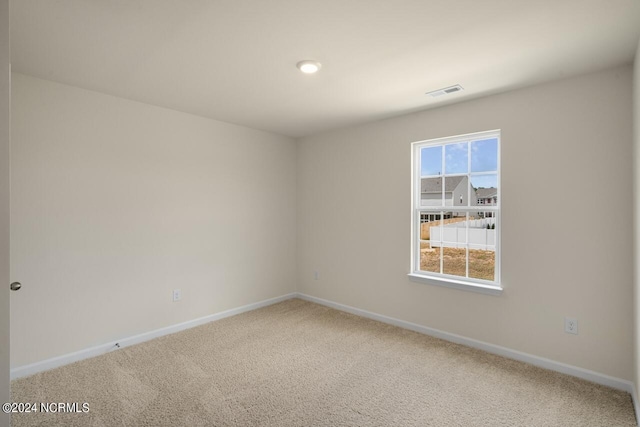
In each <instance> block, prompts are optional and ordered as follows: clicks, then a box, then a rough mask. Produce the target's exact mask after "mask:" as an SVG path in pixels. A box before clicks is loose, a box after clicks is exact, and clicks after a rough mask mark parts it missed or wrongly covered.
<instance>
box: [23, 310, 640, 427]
mask: <svg viewBox="0 0 640 427" xmlns="http://www.w3.org/2000/svg"><path fill="white" fill-rule="evenodd" d="M11 386H12V398H13V401H14V402H77V403H79V406H78V408H81V405H82V403H84V402H87V403H89V412H87V413H82V412H80V413H56V414H51V413H47V414H44V413H28V414H15V415H13V417H12V422H13V425H14V426H15V427H20V426H83V427H84V426H564V427H566V426H631V425H636V424H635V420H634V412H633V407H632V402H631V398H630V396H629V395H628V394H627V393H624V392H620V391H616V390H613V389H610V388H607V387H603V386H599V385H596V384H592V383H589V382H586V381H583V380H580V379H577V378H573V377H570V376H567V375H562V374H558V373H555V372H551V371H547V370H543V369H539V368H536V367H534V366H531V365H527V364H525V363H521V362H516V361H513V360H509V359H505V358H502V357H499V356H494V355H491V354H488V353H485V352H482V351H478V350H474V349H471V348H468V347H464V346H461V345H457V344H452V343H449V342H446V341H442V340H439V339H435V338H431V337H428V336H425V335H421V334H418V333H415V332H411V331H407V330H404V329H400V328H397V327H394V326H389V325H386V324H383V323H379V322H375V321H372V320H368V319H364V318H360V317H357V316H353V315H350V314H347V313H343V312H340V311H336V310H333V309H330V308H327V307H324V306H320V305H317V304H312V303H309V302H306V301H302V300H299V299H293V300H288V301H285V302H282V303H279V304H276V305H272V306H269V307H266V308H262V309H259V310H255V311H252V312H249V313H244V314H241V315H238V316H234V317H230V318H227V319H223V320H220V321H217V322H213V323H209V324H206V325H203V326H200V327H197V328H193V329H189V330H187V331H183V332H179V333H176V334H173V335H169V336H165V337H162V338H158V339H154V340H152V341H149V342H146V343H143V344H139V345H136V346H132V347H127V348H123V349H120V350H116V351H113V352H111V353H108V354H106V355H103V356H100V357H96V358H93V359H89V360H84V361H81V362H77V363H74V364H72V365H68V366H65V367H62V368H58V369H54V370H51V371H48V372H44V373H40V374H36V375H33V376H31V377H28V378H23V379H19V380H16V381H13V382H12V385H11ZM71 409H73V408H71Z"/></svg>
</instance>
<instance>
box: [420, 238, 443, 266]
mask: <svg viewBox="0 0 640 427" xmlns="http://www.w3.org/2000/svg"><path fill="white" fill-rule="evenodd" d="M420 270H422V271H429V272H431V273H440V248H432V247H431V245H429V242H420Z"/></svg>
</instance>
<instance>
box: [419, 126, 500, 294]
mask: <svg viewBox="0 0 640 427" xmlns="http://www.w3.org/2000/svg"><path fill="white" fill-rule="evenodd" d="M412 148H413V151H412V156H413V159H412V160H413V161H412V168H413V173H412V180H413V181H412V182H413V185H412V241H411V247H412V248H411V258H412V259H411V273H410V277H411V278H412V279H413V280H417V281H421V282H428V283H435V284H439V285H445V286H450V287H455V288H462V289H470V290H477V291H480V292H486V293H500V291H501V290H502V288H501V286H500V231H501V230H500V202H501V196H500V131H499V130H496V131H489V132H480V133H474V134H469V135H461V136H454V137H449V138H440V139H433V140H428V141H419V142H414V143H413V144H412Z"/></svg>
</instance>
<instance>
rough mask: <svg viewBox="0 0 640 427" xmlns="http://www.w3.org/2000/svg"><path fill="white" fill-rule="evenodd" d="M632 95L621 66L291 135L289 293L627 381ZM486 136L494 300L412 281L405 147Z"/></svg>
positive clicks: (630, 312) (629, 376)
mask: <svg viewBox="0 0 640 427" xmlns="http://www.w3.org/2000/svg"><path fill="white" fill-rule="evenodd" d="M631 87H632V68H631V67H630V66H626V67H621V68H616V69H612V70H607V71H604V72H599V73H595V74H590V75H584V76H579V77H575V78H571V79H567V80H562V81H557V82H554V83H549V84H544V85H540V86H535V87H530V88H526V89H522V90H518V91H513V92H509V93H504V94H500V95H495V96H490V97H486V98H482V99H477V100H473V101H469V102H465V103H460V104H455V105H452V106H448V107H443V108H440V109H433V110H427V111H423V112H420V113H416V114H411V115H406V116H402V117H398V118H393V119H389V120H385V121H380V122H376V123H371V124H367V125H363V126H359V127H354V128H348V129H344V130H340V131H335V132H330V133H326V134H322V135H317V136H313V137H308V138H304V139H302V140H300V141H299V145H298V290H299V291H300V292H303V293H306V294H310V295H312V296H316V297H319V298H325V299H328V300H332V301H335V302H338V303H342V304H346V305H350V306H354V307H357V308H360V309H364V310H369V311H372V312H375V313H379V314H383V315H387V316H391V317H395V318H398V319H402V320H405V321H409V322H414V323H417V324H420V325H424V326H428V327H432V328H436V329H440V330H443V331H446V332H450V333H454V334H459V335H462V336H466V337H470V338H473V339H476V340H481V341H485V342H488V343H492V344H496V345H500V346H505V347H508V348H511V349H515V350H519V351H523V352H526V353H530V354H533V355H537V356H541V357H546V358H549V359H552V360H555V361H559V362H564V363H568V364H570V365H574V366H578V367H582V368H585V369H589V370H593V371H596V372H600V373H604V374H607V375H611V376H614V377H618V378H622V379H625V380H631V379H632V377H633V373H632V370H633V361H632V358H633V336H632V335H633V327H632V317H633V304H632V281H633V278H632V271H633V261H632V233H630V230H631V227H632V224H633V221H632V196H631V195H632V160H631V153H632V114H631V105H632V90H631ZM491 129H502V143H501V145H502V167H503V169H502V185H503V188H502V198H503V200H502V207H503V211H502V212H503V219H502V236H503V240H502V265H503V271H502V279H503V285H504V289H505V290H504V292H503V294H502V295H501V296H490V295H483V294H478V293H473V292H468V291H461V290H454V289H449V288H443V287H436V286H430V285H426V284H419V283H414V282H411V281H409V280H408V278H407V273H409V264H410V249H409V245H410V218H411V212H410V179H411V178H410V175H411V170H410V144H411V142H413V141H418V140H424V139H429V138H436V137H445V136H451V135H458V134H464V133H470V132H477V131H485V130H491ZM601 195H606V196H605V197H604V198H602V197H601ZM372 200H375V201H376V202H375V203H372V202H371V201H372ZM523 225H524V226H523ZM603 225H607V226H610V227H608V230H609V231H608V233H607V234H606V235H604V236H602V235H600V234H599V233H598V230H600V229H601V226H603ZM548 235H552V236H554V237H555V238H556V240H555V241H553V242H551V243H549V242H548V240H547V237H546V236H548ZM315 270H317V271H319V273H320V276H319V280H314V276H313V271H315ZM564 316H572V317H576V318H577V319H578V321H579V332H580V334H579V335H577V336H575V335H569V334H566V333H564V331H563V327H564V324H563V322H564V320H563V319H564Z"/></svg>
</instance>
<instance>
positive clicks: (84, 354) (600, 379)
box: [11, 293, 640, 424]
mask: <svg viewBox="0 0 640 427" xmlns="http://www.w3.org/2000/svg"><path fill="white" fill-rule="evenodd" d="M291 298H300V299H303V300H306V301H310V302H314V303H317V304H321V305H325V306H327V307H331V308H335V309H336V310H341V311H345V312H347V313H351V314H355V315H357V316H362V317H366V318H369V319H373V320H377V321H379V322H383V323H387V324H390V325H394V326H398V327H401V328H404V329H409V330H411V331H415V332H419V333H422V334H425V335H429V336H433V337H436V338H441V339H443V340H446V341H450V342H454V343H457V344H462V345H466V346H469V347H473V348H477V349H480V350H484V351H486V352H488V353H493V354H497V355H499V356H504V357H507V358H509V359H514V360H519V361H522V362H526V363H530V364H532V365H534V366H538V367H541V368H544V369H549V370H552V371H556V372H561V373H563V374H567V375H572V376H574V377H578V378H582V379H584V380H587V381H591V382H594V383H596V384H602V385H605V386H608V387H612V388H615V389H618V390H623V391H626V392H628V393H629V394H630V395H631V397H632V399H633V405H634V409H635V412H636V417H638V416H640V405H639V401H638V395H637V391H636V387H635V385H634V384H633V383H632V382H631V381H627V380H623V379H620V378H616V377H611V376H609V375H605V374H601V373H598V372H594V371H590V370H588V369H583V368H579V367H577V366H572V365H568V364H566V363H561V362H556V361H554V360H551V359H546V358H544V357H539V356H534V355H532V354H528V353H523V352H521V351H517V350H512V349H509V348H506V347H502V346H499V345H495V344H489V343H486V342H483V341H478V340H474V339H471V338H467V337H463V336H461V335H456V334H451V333H449V332H444V331H441V330H438V329H434V328H429V327H426V326H422V325H418V324H416V323H411V322H407V321H404V320H400V319H396V318H393V317H389V316H384V315H382V314H377V313H373V312H370V311H367V310H362V309H359V308H356V307H351V306H348V305H344V304H340V303H337V302H333V301H329V300H325V299H322V298H318V297H314V296H311V295H306V294H303V293H290V294H286V295H282V296H279V297H276V298H271V299H267V300H264V301H259V302H256V303H253V304H247V305H243V306H242V307H237V308H233V309H230V310H226V311H223V312H220V313H216V314H212V315H209V316H205V317H200V318H198V319H194V320H190V321H187V322H183V323H178V324H176V325H172V326H167V327H165V328H160V329H156V330H154V331H150V332H146V333H143V334H139V335H134V336H131V337H126V338H123V339H121V340H117V341H113V342H109V343H105V344H102V345H98V346H95V347H91V348H87V349H84V350H80V351H77V352H74V353H69V354H65V355H62V356H58V357H53V358H51V359H47V360H43V361H41V362H36V363H32V364H30V365H24V366H20V367H17V368H14V369H11V379H12V380H13V379H16V378H21V377H26V376H29V375H33V374H36V373H38V372H43V371H47V370H49V369H53V368H57V367H59V366H64V365H68V364H70V363H73V362H77V361H79V360H83V359H88V358H90V357H95V356H99V355H101V354H105V353H107V352H109V351H112V350H114V349H115V348H116V346H115V345H116V343H118V344H119V345H120V348H123V347H128V346H131V345H134V344H139V343H142V342H145V341H149V340H151V339H153V338H158V337H161V336H164V335H168V334H172V333H175V332H179V331H183V330H185V329H189V328H193V327H195V326H200V325H203V324H205V323H209V322H213V321H215V320H220V319H224V318H225V317H230V316H235V315H236V314H241V313H245V312H247V311H252V310H256V309H258V308H262V307H266V306H268V305H272V304H276V303H279V302H281V301H285V300H288V299H291ZM639 424H640V422H639Z"/></svg>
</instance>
